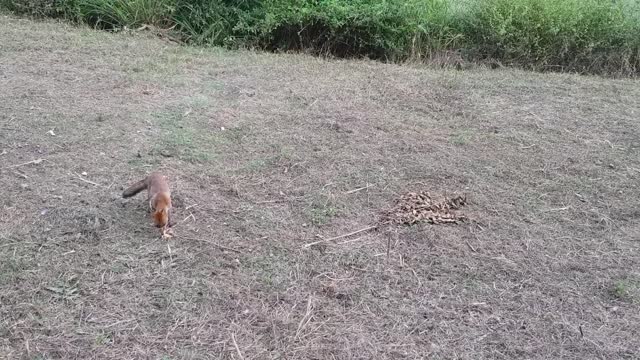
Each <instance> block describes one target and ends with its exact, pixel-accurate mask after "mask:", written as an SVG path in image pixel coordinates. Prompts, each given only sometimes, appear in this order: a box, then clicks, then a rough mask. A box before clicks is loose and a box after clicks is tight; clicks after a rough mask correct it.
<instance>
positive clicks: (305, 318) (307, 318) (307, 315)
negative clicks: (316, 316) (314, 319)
mask: <svg viewBox="0 0 640 360" xmlns="http://www.w3.org/2000/svg"><path fill="white" fill-rule="evenodd" d="M311 309H312V306H311V296H309V300H307V311H306V313H305V314H304V316H303V317H302V319H300V323H299V324H298V329H297V330H296V339H299V338H300V333H302V330H304V328H305V327H306V326H307V324H308V323H309V321H310V320H311Z"/></svg>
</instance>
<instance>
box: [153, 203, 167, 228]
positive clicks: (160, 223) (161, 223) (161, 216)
mask: <svg viewBox="0 0 640 360" xmlns="http://www.w3.org/2000/svg"><path fill="white" fill-rule="evenodd" d="M153 222H154V223H155V225H156V227H159V228H161V227H165V226H167V225H169V209H167V208H162V209H157V210H156V211H154V213H153Z"/></svg>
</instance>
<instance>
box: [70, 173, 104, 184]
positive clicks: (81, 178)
mask: <svg viewBox="0 0 640 360" xmlns="http://www.w3.org/2000/svg"><path fill="white" fill-rule="evenodd" d="M74 174H76V176H77V177H78V179H80V180H82V181H84V182H86V183H87V184H91V185H93V186H100V187H102V185H100V184H98V183H94V182H93V181H91V180H87V179H85V178H83V177H82V175H80V174H78V173H74Z"/></svg>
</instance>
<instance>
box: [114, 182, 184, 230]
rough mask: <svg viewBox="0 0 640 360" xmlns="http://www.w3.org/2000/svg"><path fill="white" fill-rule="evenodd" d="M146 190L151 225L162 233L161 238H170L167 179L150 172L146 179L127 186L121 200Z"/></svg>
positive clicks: (169, 200) (169, 192)
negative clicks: (151, 219)
mask: <svg viewBox="0 0 640 360" xmlns="http://www.w3.org/2000/svg"><path fill="white" fill-rule="evenodd" d="M145 189H146V190H147V195H148V196H147V198H148V201H149V210H150V212H151V213H152V214H151V217H152V218H153V223H154V224H155V226H156V227H158V228H160V229H161V231H162V237H163V238H167V237H171V236H172V233H171V229H170V227H171V226H172V223H171V220H172V217H171V212H172V207H171V190H170V189H169V183H168V182H167V178H166V177H165V176H164V175H162V174H161V173H159V172H152V173H151V174H149V175H148V176H147V177H146V178H144V179H142V180H140V181H138V182H136V183H135V184H133V185H131V186H129V187H128V188H127V189H126V190H124V192H123V193H122V197H123V198H129V197H132V196H135V195H136V194H138V193H139V192H141V191H142V190H145Z"/></svg>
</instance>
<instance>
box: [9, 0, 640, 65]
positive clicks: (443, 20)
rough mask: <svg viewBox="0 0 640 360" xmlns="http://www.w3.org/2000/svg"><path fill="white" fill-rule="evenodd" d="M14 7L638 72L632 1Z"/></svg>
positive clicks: (182, 31)
mask: <svg viewBox="0 0 640 360" xmlns="http://www.w3.org/2000/svg"><path fill="white" fill-rule="evenodd" d="M0 4H1V5H4V7H6V8H9V9H11V10H14V11H17V12H21V13H29V14H36V15H45V16H62V17H66V18H69V19H73V20H75V21H80V22H86V23H89V24H91V25H93V26H97V27H100V28H106V29H121V28H134V27H137V26H141V25H144V24H151V25H155V26H158V27H162V28H169V27H173V29H174V30H175V31H176V33H177V34H178V35H179V36H180V37H181V38H182V39H183V40H184V41H187V42H190V43H193V44H199V45H216V46H227V47H250V48H260V49H266V50H273V51H290V50H295V51H305V52H311V53H315V54H322V55H334V56H340V57H369V58H374V59H380V60H385V61H405V60H422V59H427V60H428V59H433V58H434V57H437V58H438V59H442V56H441V55H442V53H447V54H450V53H452V52H453V53H455V54H456V56H453V57H450V56H449V57H446V58H449V59H464V60H466V61H490V62H492V63H494V62H496V61H497V62H500V63H503V64H506V65H515V66H520V67H525V68H529V69H534V70H559V71H577V72H582V73H598V74H615V75H637V74H638V72H640V4H638V3H637V2H635V1H633V0H624V1H599V0H563V1H554V0H466V1H453V0H410V1H400V0H388V1H379V0H349V1H347V0H318V1H310V0H266V1H257V0H193V1H187V0H132V1H130V0H0Z"/></svg>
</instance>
